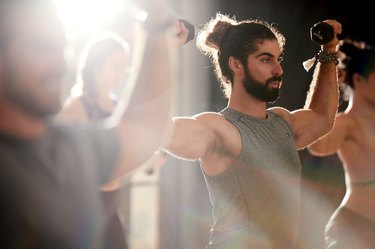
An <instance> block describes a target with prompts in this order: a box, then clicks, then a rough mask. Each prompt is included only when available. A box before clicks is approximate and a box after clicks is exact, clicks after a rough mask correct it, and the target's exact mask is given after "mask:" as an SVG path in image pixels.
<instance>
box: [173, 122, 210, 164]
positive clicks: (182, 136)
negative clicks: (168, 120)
mask: <svg viewBox="0 0 375 249" xmlns="http://www.w3.org/2000/svg"><path fill="white" fill-rule="evenodd" d="M173 126H174V127H173V128H174V129H173V130H174V131H173V135H172V139H171V141H170V143H169V145H168V146H167V148H166V150H167V151H168V152H170V153H172V154H173V155H175V156H177V157H180V158H184V159H188V160H196V159H199V158H202V157H204V156H205V155H206V154H207V153H208V152H209V151H210V150H211V149H213V148H214V144H215V141H216V140H217V139H216V138H215V137H216V136H215V133H214V131H213V129H211V128H210V126H209V125H208V124H207V123H206V122H204V120H202V119H199V118H195V117H193V118H174V119H173Z"/></svg>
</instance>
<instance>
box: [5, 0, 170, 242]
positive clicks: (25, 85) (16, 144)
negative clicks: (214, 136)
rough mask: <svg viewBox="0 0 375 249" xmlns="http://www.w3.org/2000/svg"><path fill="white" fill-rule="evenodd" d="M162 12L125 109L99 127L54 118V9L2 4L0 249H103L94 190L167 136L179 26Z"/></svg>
mask: <svg viewBox="0 0 375 249" xmlns="http://www.w3.org/2000/svg"><path fill="white" fill-rule="evenodd" d="M163 6H164V5H163V3H162V2H161V1H148V3H147V4H145V6H144V7H145V8H146V7H147V8H146V10H147V11H150V12H149V18H148V19H147V20H146V21H145V23H144V29H145V30H146V31H147V32H148V33H149V34H152V35H149V36H147V39H146V43H145V50H144V58H145V59H144V60H142V64H141V67H140V75H139V77H138V78H137V82H136V83H137V84H136V85H135V87H134V91H133V92H132V94H131V98H130V100H129V103H128V105H126V109H125V110H123V109H124V108H121V107H123V106H119V108H121V109H116V110H115V113H114V115H113V116H111V117H110V118H109V119H108V120H107V122H104V123H103V124H101V125H88V124H87V125H78V124H77V125H72V124H68V123H63V122H60V121H57V120H56V119H54V116H55V114H56V113H58V112H59V111H60V109H61V101H60V100H61V89H62V84H63V78H64V75H65V73H66V62H65V60H64V48H65V46H66V44H65V37H64V30H63V28H62V24H61V21H60V20H59V18H58V15H57V12H56V9H55V7H54V6H53V4H52V3H51V2H50V1H48V0H2V1H1V2H0V162H1V169H0V199H1V201H2V204H1V212H0V248H7V249H9V248H17V249H18V248H28V249H30V248H38V249H40V248H46V249H47V248H48V249H50V248H64V249H66V248H80V249H82V248H87V249H100V248H103V237H104V224H105V214H104V210H103V209H104V207H103V203H102V199H101V195H100V194H99V191H98V189H99V188H100V187H101V186H103V185H104V184H105V183H107V182H109V181H111V180H114V179H119V178H120V177H122V176H123V175H124V174H127V173H129V172H131V171H133V170H135V169H137V168H138V167H139V166H140V165H142V163H144V162H145V161H147V160H148V158H150V157H151V155H152V154H153V153H154V151H155V150H156V149H157V148H158V147H159V146H161V145H163V143H164V142H165V141H166V140H167V139H168V136H169V135H170V129H169V128H170V125H168V124H170V119H171V109H172V108H171V107H172V103H173V92H174V83H175V81H176V79H175V76H174V74H175V73H174V69H173V65H174V61H172V62H173V63H170V62H171V60H172V59H173V58H172V56H171V54H170V52H169V47H170V46H169V44H170V43H171V42H170V41H171V40H173V38H172V35H171V32H169V29H167V27H168V26H169V24H170V23H172V22H173V21H172V20H171V17H170V15H169V14H168V12H167V11H165V10H164V8H163ZM172 19H173V18H172ZM166 24H168V25H166ZM160 27H161V28H160ZM120 98H121V95H120ZM117 121H118V122H117Z"/></svg>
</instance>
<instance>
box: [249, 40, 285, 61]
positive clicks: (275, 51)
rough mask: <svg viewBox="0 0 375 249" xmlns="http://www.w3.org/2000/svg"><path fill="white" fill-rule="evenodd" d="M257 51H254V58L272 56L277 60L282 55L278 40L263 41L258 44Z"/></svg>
mask: <svg viewBox="0 0 375 249" xmlns="http://www.w3.org/2000/svg"><path fill="white" fill-rule="evenodd" d="M256 48H257V49H256V50H255V51H254V53H253V55H254V56H260V55H271V56H274V57H276V58H278V57H280V56H281V55H282V50H281V49H280V46H279V43H278V42H277V40H263V41H260V42H258V43H257V44H256Z"/></svg>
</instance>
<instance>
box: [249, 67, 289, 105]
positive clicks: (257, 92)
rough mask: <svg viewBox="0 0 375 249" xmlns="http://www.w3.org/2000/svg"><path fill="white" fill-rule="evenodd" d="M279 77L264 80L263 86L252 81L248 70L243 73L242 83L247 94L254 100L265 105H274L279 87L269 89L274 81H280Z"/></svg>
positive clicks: (254, 80) (252, 78) (258, 82)
mask: <svg viewBox="0 0 375 249" xmlns="http://www.w3.org/2000/svg"><path fill="white" fill-rule="evenodd" d="M281 80H282V77H281V76H274V77H272V78H269V79H267V80H266V82H265V83H264V84H262V82H260V81H258V80H256V79H254V77H252V76H251V75H250V72H249V71H248V70H246V71H245V78H244V79H243V81H242V83H243V86H244V88H245V90H246V92H247V93H249V94H250V95H252V96H254V97H255V98H257V99H259V100H261V101H265V102H267V103H274V102H275V101H276V100H277V99H278V98H279V96H280V89H279V87H276V88H270V84H271V83H272V82H275V81H279V82H280V81H281Z"/></svg>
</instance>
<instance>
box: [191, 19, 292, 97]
mask: <svg viewBox="0 0 375 249" xmlns="http://www.w3.org/2000/svg"><path fill="white" fill-rule="evenodd" d="M264 40H277V41H278V43H279V47H280V49H281V51H283V49H284V46H285V37H284V36H283V35H282V34H281V33H280V32H279V31H278V30H277V29H276V28H275V27H274V26H273V25H271V24H269V23H267V22H266V21H263V20H260V19H252V20H243V21H236V20H235V18H234V17H233V18H230V17H229V16H227V15H223V14H220V13H218V14H216V17H215V18H212V19H211V21H209V22H208V23H207V24H206V25H205V26H204V28H203V29H202V30H201V31H200V33H199V34H198V37H197V47H198V48H199V49H200V51H201V52H202V53H203V54H205V55H208V56H209V57H210V58H211V60H212V63H213V65H214V68H215V74H216V77H217V78H218V80H219V82H220V87H221V89H222V90H223V93H224V95H225V97H227V98H228V97H229V96H230V93H231V84H232V82H233V72H232V71H231V70H230V68H229V64H228V60H229V57H230V56H233V57H235V58H236V59H238V60H239V61H241V63H242V64H243V65H245V66H246V65H247V57H248V55H249V54H251V53H254V52H255V51H256V50H257V46H258V44H259V42H262V41H264Z"/></svg>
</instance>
